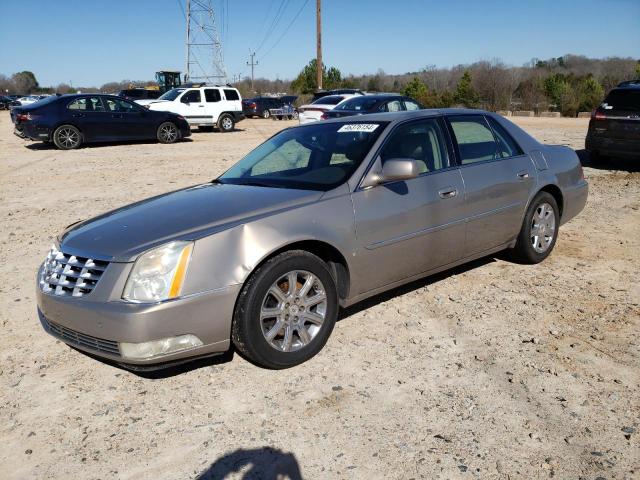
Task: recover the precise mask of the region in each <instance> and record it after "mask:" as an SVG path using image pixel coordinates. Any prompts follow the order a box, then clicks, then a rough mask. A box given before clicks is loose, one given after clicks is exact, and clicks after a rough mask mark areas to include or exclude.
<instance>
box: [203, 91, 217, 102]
mask: <svg viewBox="0 0 640 480" xmlns="http://www.w3.org/2000/svg"><path fill="white" fill-rule="evenodd" d="M204 98H205V100H206V101H207V102H209V103H212V102H219V101H220V90H218V89H217V88H205V89H204Z"/></svg>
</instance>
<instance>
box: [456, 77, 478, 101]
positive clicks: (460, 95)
mask: <svg viewBox="0 0 640 480" xmlns="http://www.w3.org/2000/svg"><path fill="white" fill-rule="evenodd" d="M453 98H454V100H455V102H456V103H460V104H462V105H464V106H465V107H467V108H476V107H477V106H478V104H479V103H480V97H479V96H478V93H477V92H476V91H475V90H474V88H473V85H472V84H471V72H470V71H469V70H465V71H464V74H463V75H462V78H461V79H460V81H459V82H458V86H457V87H456V91H455V93H454V94H453Z"/></svg>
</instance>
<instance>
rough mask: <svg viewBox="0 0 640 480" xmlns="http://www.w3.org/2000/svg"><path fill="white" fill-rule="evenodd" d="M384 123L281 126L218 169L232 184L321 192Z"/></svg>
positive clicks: (339, 179) (339, 178)
mask: <svg viewBox="0 0 640 480" xmlns="http://www.w3.org/2000/svg"><path fill="white" fill-rule="evenodd" d="M385 126H386V123H383V122H368V123H365V122H349V123H322V124H313V125H309V126H303V127H296V128H292V129H290V130H284V131H282V132H280V133H278V134H277V135H275V136H274V137H272V138H270V139H269V140H267V141H266V142H265V143H263V144H262V145H260V146H259V147H258V148H256V149H255V150H253V151H251V152H250V153H249V154H248V155H247V156H246V157H244V158H243V159H242V160H240V161H239V162H238V163H236V164H235V165H234V166H233V167H231V169H229V170H228V171H227V172H226V173H224V174H223V175H222V176H221V177H220V178H218V181H219V182H220V183H231V184H235V185H257V186H263V187H278V188H298V189H305V190H322V191H327V190H331V189H332V188H335V187H337V186H338V185H340V184H342V183H344V182H345V181H346V180H347V179H348V178H349V177H350V176H351V174H352V173H353V172H354V170H355V169H356V168H357V167H358V165H360V162H362V160H363V159H364V157H365V156H366V155H367V153H368V152H369V149H370V148H371V146H372V145H373V143H374V142H375V141H376V139H377V138H378V136H379V135H380V133H381V132H382V130H384V127H385Z"/></svg>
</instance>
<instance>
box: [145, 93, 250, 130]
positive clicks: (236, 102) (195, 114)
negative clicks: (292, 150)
mask: <svg viewBox="0 0 640 480" xmlns="http://www.w3.org/2000/svg"><path fill="white" fill-rule="evenodd" d="M137 103H139V104H141V105H144V106H147V107H148V108H149V109H150V110H159V111H166V112H173V113H177V114H178V115H182V116H183V117H184V118H186V120H187V122H189V125H191V126H197V127H213V126H215V127H218V129H219V130H220V131H221V132H230V131H231V130H233V128H234V127H235V124H236V123H237V122H239V121H240V120H242V119H243V118H244V114H243V113H242V97H241V96H240V92H238V90H237V89H235V88H233V87H229V86H224V87H220V86H208V87H207V86H205V87H178V88H174V89H172V90H169V91H168V92H166V93H165V94H164V95H162V96H161V97H160V98H158V99H157V100H139V101H138V102H137Z"/></svg>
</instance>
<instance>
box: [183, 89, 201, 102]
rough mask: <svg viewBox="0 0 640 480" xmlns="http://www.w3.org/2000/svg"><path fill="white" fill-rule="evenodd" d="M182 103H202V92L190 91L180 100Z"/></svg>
mask: <svg viewBox="0 0 640 480" xmlns="http://www.w3.org/2000/svg"><path fill="white" fill-rule="evenodd" d="M180 101H181V102H182V103H200V102H201V101H202V100H201V98H200V90H188V91H187V93H185V94H184V95H182V98H181V99H180Z"/></svg>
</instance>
